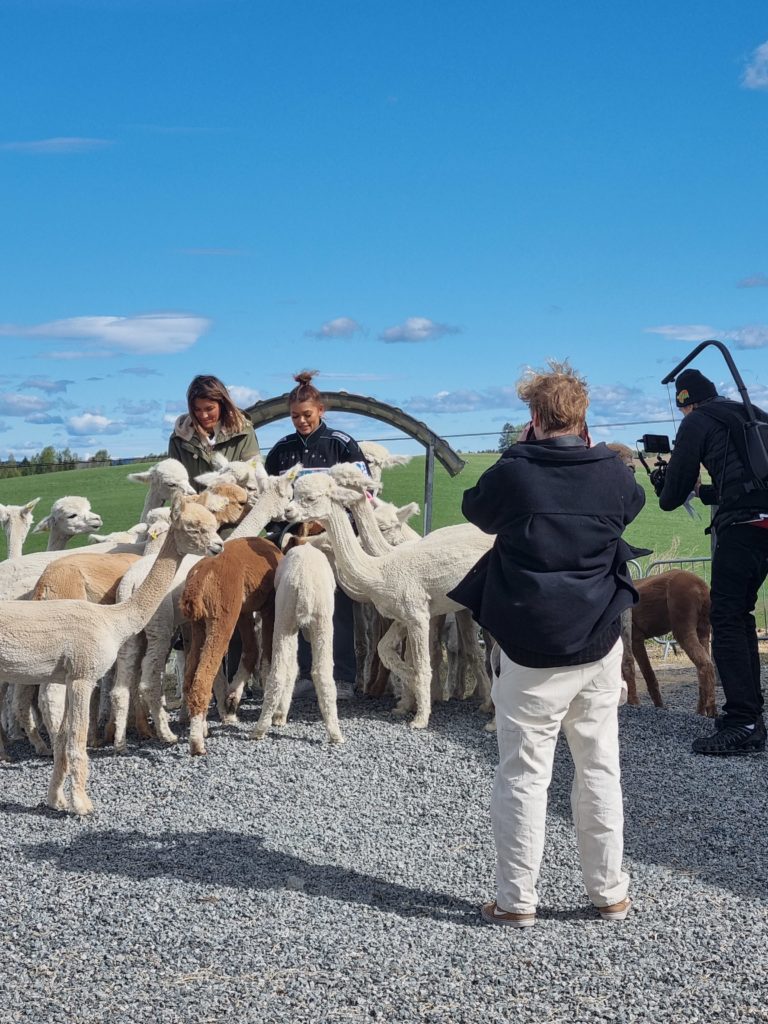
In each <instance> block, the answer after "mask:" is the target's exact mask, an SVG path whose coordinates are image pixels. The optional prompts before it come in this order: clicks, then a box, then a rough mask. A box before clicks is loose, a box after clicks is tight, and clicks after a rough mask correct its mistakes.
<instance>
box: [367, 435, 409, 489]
mask: <svg viewBox="0 0 768 1024" xmlns="http://www.w3.org/2000/svg"><path fill="white" fill-rule="evenodd" d="M360 450H361V451H362V453H363V455H364V456H365V461H366V462H367V463H368V469H369V470H370V471H371V476H372V477H373V479H374V481H375V482H376V483H380V482H381V474H382V472H383V471H384V470H385V469H391V468H392V467H393V466H406V465H407V464H408V463H409V462H410V461H411V456H410V455H393V454H392V452H390V451H389V449H387V448H385V447H384V445H383V444H377V443H376V442H375V441H361V442H360Z"/></svg>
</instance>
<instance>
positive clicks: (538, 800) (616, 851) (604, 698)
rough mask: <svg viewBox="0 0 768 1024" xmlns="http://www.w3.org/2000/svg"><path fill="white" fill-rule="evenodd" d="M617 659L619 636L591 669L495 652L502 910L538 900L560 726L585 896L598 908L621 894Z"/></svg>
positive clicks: (495, 799)
mask: <svg viewBox="0 0 768 1024" xmlns="http://www.w3.org/2000/svg"><path fill="white" fill-rule="evenodd" d="M621 655H622V645H621V640H619V641H617V642H616V644H615V645H614V647H613V648H612V649H611V650H610V651H609V652H608V654H606V656H605V657H604V658H601V659H600V660H599V661H593V662H590V663H589V664H587V665H573V666H568V667H566V668H526V667H525V666H524V665H518V664H516V663H515V662H514V661H510V659H509V658H508V657H507V656H506V655H505V654H504V652H503V651H502V652H501V659H500V671H499V674H498V676H496V678H495V680H494V683H493V692H492V697H493V703H494V705H495V707H496V736H497V739H498V744H499V766H498V768H497V769H496V778H495V781H494V785H493V795H492V797H491V819H492V821H493V832H494V836H495V839H496V903H497V905H498V906H499V908H500V909H501V910H508V911H512V912H513V913H518V914H519V913H531V912H533V911H534V909H535V907H536V904H537V903H538V895H537V892H536V883H537V881H538V877H539V868H540V866H541V857H542V853H543V850H544V831H545V826H546V817H547V789H548V788H549V783H550V780H551V778H552V764H553V761H554V756H555V745H556V743H557V736H558V733H559V732H560V727H561V726H562V728H563V732H564V733H565V737H566V739H567V740H568V746H569V747H570V750H571V756H572V757H573V762H574V767H575V773H574V779H573V787H572V789H571V808H572V811H573V821H574V824H575V826H576V834H577V838H578V844H579V856H580V859H581V870H582V874H583V876H584V884H585V886H586V889H587V893H588V894H589V898H590V899H591V900H592V902H593V903H594V904H595V906H597V907H606V906H610V905H611V904H613V903H619V902H620V901H621V900H623V899H624V898H625V897H626V895H627V889H628V886H629V877H628V876H627V875H626V874H625V873H624V872H623V871H622V867H621V861H622V855H623V851H624V836H623V830H624V809H623V806H622V799H621V780H620V770H619V727H618V715H617V708H618V705H619V700H620V696H621V690H622V682H621Z"/></svg>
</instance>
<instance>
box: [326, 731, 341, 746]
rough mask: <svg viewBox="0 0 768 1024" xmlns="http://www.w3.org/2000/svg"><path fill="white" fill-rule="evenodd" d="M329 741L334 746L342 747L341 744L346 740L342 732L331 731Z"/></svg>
mask: <svg viewBox="0 0 768 1024" xmlns="http://www.w3.org/2000/svg"><path fill="white" fill-rule="evenodd" d="M328 742H329V743H330V744H331V745H332V746H334V747H340V746H341V744H342V743H343V742H344V737H343V736H342V735H341V733H340V732H329V733H328Z"/></svg>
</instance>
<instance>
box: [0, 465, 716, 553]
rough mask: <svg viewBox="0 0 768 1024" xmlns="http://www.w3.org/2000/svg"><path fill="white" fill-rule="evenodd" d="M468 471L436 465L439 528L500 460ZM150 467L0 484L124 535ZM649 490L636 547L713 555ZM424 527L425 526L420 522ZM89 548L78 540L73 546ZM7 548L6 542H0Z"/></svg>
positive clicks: (405, 486) (413, 492) (410, 496)
mask: <svg viewBox="0 0 768 1024" xmlns="http://www.w3.org/2000/svg"><path fill="white" fill-rule="evenodd" d="M463 458H464V459H465V460H466V462H467V465H466V468H465V469H464V470H463V472H461V473H460V474H459V475H458V476H457V477H453V478H452V477H450V476H449V475H448V473H447V472H446V471H445V470H444V469H443V467H442V466H441V465H440V464H439V463H437V464H436V466H435V488H434V510H433V516H432V525H433V528H434V529H437V528H438V527H441V526H450V525H451V524H453V523H458V522H461V521H462V517H461V497H462V494H463V492H464V491H465V490H466V488H468V487H471V486H472V485H473V484H474V483H475V482H476V480H477V478H478V477H479V476H480V474H481V473H482V472H483V470H485V469H487V468H488V466H491V465H493V463H494V462H495V461H496V459H497V456H496V455H493V454H490V453H489V454H468V455H464V456H463ZM143 468H146V467H144V466H139V465H135V466H116V467H114V468H113V467H110V468H107V469H80V470H77V469H75V470H69V471H67V472H63V473H45V474H41V475H39V476H28V477H17V478H16V479H12V480H0V502H2V503H4V504H14V505H16V504H21V503H22V502H25V501H29V500H30V499H31V498H37V497H39V498H40V504H39V505H38V507H37V509H36V510H35V511H36V514H35V520H36V521H37V522H39V521H40V520H41V519H42V518H43V517H44V516H45V515H47V514H48V511H49V509H50V506H51V503H52V502H53V501H54V500H55V499H56V498H60V497H62V496H63V495H65V494H82V495H84V496H85V497H87V498H89V499H90V501H91V505H92V507H93V509H94V511H95V512H98V514H99V515H100V516H101V517H102V519H103V520H104V527H103V530H104V532H107V531H110V530H123V529H125V528H126V527H128V526H131V525H133V524H134V523H135V522H137V521H138V518H139V514H140V512H141V509H142V506H143V504H144V496H145V494H146V489H145V488H144V487H143V486H142V485H140V484H134V483H131V482H129V481H128V480H126V477H127V476H128V474H129V473H132V472H136V471H137V470H139V469H143ZM638 479H639V480H640V482H641V483H642V484H643V486H644V487H645V488H646V493H647V495H648V500H647V502H646V505H645V508H644V509H643V511H642V512H641V513H640V516H639V517H638V519H637V520H636V521H635V522H634V523H633V524H632V526H631V527H630V528H629V530H628V531H627V539H628V540H629V542H630V543H632V544H636V545H638V546H641V547H649V548H652V549H653V550H654V551H655V552H656V553H657V554H661V553H664V552H666V551H668V550H669V548H670V547H671V546H672V543H673V539H674V538H675V537H677V538H679V547H678V552H677V553H678V557H681V558H682V557H686V556H689V557H692V556H696V555H708V554H709V538H708V537H706V536H705V535H704V527H705V526H706V525H707V523H708V522H709V511H708V509H706V508H704V507H703V506H701V505H698V503H696V504H697V505H698V507H699V509H700V510H701V513H702V519H701V520H693V519H691V518H690V517H689V516H688V514H687V513H686V512H685V510H684V509H678V510H677V511H675V512H661V511H660V510H659V507H658V503H657V501H656V498H655V495H654V494H653V492H652V491H651V490H650V488H649V486H648V478H647V476H646V475H645V474H644V473H643V474H638ZM384 496H385V497H386V498H387V499H388V500H389V501H394V502H395V503H396V504H397V505H403V504H405V503H406V502H409V501H418V502H419V504H420V505H422V504H423V501H424V457H423V456H421V457H417V458H414V459H412V460H411V462H410V463H409V464H408V465H407V466H401V467H398V468H397V469H392V470H389V471H388V472H387V473H386V474H385V476H384ZM414 525H415V526H416V527H417V528H420V522H419V521H416V522H414ZM47 541H48V535H47V534H45V533H43V534H30V535H29V537H28V538H27V541H26V543H25V545H24V551H25V552H29V551H40V550H42V549H44V548H45V547H46V545H47ZM83 543H85V541H84V540H82V539H80V538H78V540H77V541H76V542H75V543H74V544H73V545H72V546H78V545H80V544H83ZM0 544H2V541H0Z"/></svg>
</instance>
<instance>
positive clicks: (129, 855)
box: [22, 829, 481, 926]
mask: <svg viewBox="0 0 768 1024" xmlns="http://www.w3.org/2000/svg"><path fill="white" fill-rule="evenodd" d="M22 849H23V851H24V853H25V855H26V856H27V857H28V858H29V859H30V860H32V861H48V862H52V863H54V864H56V865H57V867H58V868H59V869H60V870H62V871H67V872H75V873H83V874H84V875H93V874H97V873H101V874H106V875H120V876H122V877H124V878H130V879H133V880H134V881H137V882H143V881H147V880H151V879H159V878H171V879H173V880H174V881H176V882H178V881H182V882H189V883H191V884H193V885H210V884H211V883H212V882H215V884H217V885H224V886H226V887H227V888H234V889H248V890H257V891H262V892H265V891H269V890H280V889H294V890H296V889H298V890H300V891H302V892H304V893H306V895H308V896H326V897H328V898H329V899H332V900H339V901H341V902H343V903H352V904H359V905H362V906H369V907H372V908H373V909H375V910H380V911H383V912H385V913H394V914H397V915H398V916H399V917H428V918H433V919H434V920H436V921H446V922H452V923H454V924H466V925H471V926H481V922H480V919H479V915H478V912H477V906H476V905H475V904H474V903H469V902H468V901H467V900H463V899H460V898H457V897H452V896H448V895H446V894H444V893H439V892H432V891H429V890H427V889H411V888H409V887H408V886H405V885H398V884H397V883H396V882H388V881H386V880H384V879H383V878H376V877H374V876H372V875H366V874H363V873H361V872H359V871H355V870H353V869H351V868H344V867H340V866H339V865H336V864H313V863H311V862H310V861H306V860H303V859H302V858H301V857H296V856H293V855H292V854H290V853H285V852H284V851H281V850H270V849H269V848H267V847H266V846H265V845H264V839H263V838H262V837H261V836H256V835H242V834H241V833H237V832H229V831H227V830H225V829H211V830H210V831H208V832H199V833H191V834H190V833H184V832H164V833H160V834H159V835H152V836H148V835H145V834H143V833H141V832H121V831H119V830H117V829H107V830H105V831H103V832H102V831H88V832H84V833H83V834H82V835H80V836H77V837H76V838H75V839H73V840H72V841H71V842H69V843H63V844H62V843H60V842H54V841H50V842H44V843H32V844H27V845H25V846H24V847H22Z"/></svg>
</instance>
